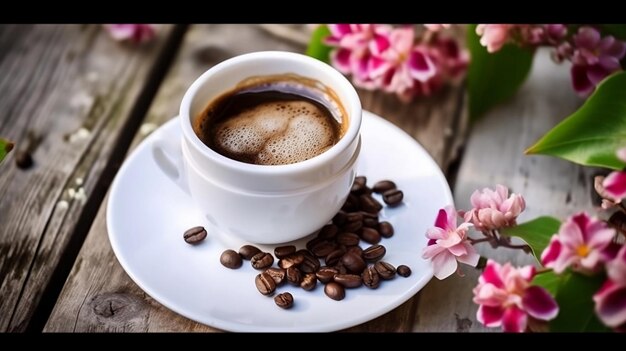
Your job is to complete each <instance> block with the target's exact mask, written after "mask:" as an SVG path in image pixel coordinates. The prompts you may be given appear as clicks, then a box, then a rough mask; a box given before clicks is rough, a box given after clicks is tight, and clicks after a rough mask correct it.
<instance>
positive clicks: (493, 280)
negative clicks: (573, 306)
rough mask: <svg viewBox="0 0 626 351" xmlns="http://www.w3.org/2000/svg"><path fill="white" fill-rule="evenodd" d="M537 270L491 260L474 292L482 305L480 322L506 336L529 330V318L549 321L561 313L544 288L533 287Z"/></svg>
mask: <svg viewBox="0 0 626 351" xmlns="http://www.w3.org/2000/svg"><path fill="white" fill-rule="evenodd" d="M534 275H535V268H534V267H533V266H525V267H522V268H514V267H513V266H511V264H510V263H508V262H507V263H505V264H504V265H500V264H498V263H497V262H495V261H492V260H488V261H487V266H486V267H485V270H484V271H483V274H482V275H481V276H480V278H478V285H476V287H475V288H474V290H473V292H474V302H475V303H477V304H478V305H480V306H479V307H478V313H477V314H476V318H477V319H478V321H479V322H481V323H482V324H484V325H485V326H487V327H499V326H502V327H503V330H504V331H505V332H517V333H520V332H523V331H525V330H526V325H527V322H528V316H531V317H533V318H535V319H539V320H544V321H549V320H551V319H553V318H554V317H556V316H557V314H558V313H559V306H558V305H557V304H556V301H554V298H552V296H551V295H550V294H549V293H548V292H547V291H546V290H545V289H544V288H542V287H539V286H532V285H530V282H531V281H532V279H533V277H534Z"/></svg>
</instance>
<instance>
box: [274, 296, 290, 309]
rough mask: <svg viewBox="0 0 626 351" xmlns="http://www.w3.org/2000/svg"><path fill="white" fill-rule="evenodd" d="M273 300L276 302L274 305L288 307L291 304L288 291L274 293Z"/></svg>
mask: <svg viewBox="0 0 626 351" xmlns="http://www.w3.org/2000/svg"><path fill="white" fill-rule="evenodd" d="M274 302H275V303H276V306H278V307H280V308H284V309H289V308H291V306H293V296H292V295H291V294H290V293H288V292H284V293H281V294H278V295H276V296H275V297H274Z"/></svg>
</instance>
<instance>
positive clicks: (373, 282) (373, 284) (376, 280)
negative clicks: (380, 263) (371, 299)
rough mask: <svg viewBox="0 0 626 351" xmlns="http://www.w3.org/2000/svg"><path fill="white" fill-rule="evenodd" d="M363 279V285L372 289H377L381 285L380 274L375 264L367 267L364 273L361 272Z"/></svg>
mask: <svg viewBox="0 0 626 351" xmlns="http://www.w3.org/2000/svg"><path fill="white" fill-rule="evenodd" d="M361 279H362V280H363V285H365V286H366V287H368V288H370V289H376V288H378V286H379V285H380V276H379V275H378V272H377V271H376V268H374V266H369V267H367V268H365V270H364V271H363V273H361Z"/></svg>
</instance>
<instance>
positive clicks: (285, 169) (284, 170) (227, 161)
mask: <svg viewBox="0 0 626 351" xmlns="http://www.w3.org/2000/svg"><path fill="white" fill-rule="evenodd" d="M268 57H272V58H278V59H282V60H292V61H300V62H305V63H306V64H308V65H311V66H314V68H315V69H317V70H320V71H323V72H325V73H326V75H330V76H335V77H336V79H335V80H336V82H337V86H335V87H333V88H334V89H335V90H337V89H341V90H342V91H343V92H344V93H345V95H347V97H348V98H347V99H346V101H341V103H342V104H343V105H344V108H345V109H346V110H347V111H348V114H349V116H350V121H349V125H348V130H346V132H345V134H344V135H343V136H342V137H341V139H340V140H339V142H337V143H336V144H335V145H333V146H332V147H330V148H329V149H328V150H326V151H324V152H322V153H321V154H319V155H317V156H314V157H312V158H310V159H308V160H304V161H300V162H296V163H291V164H286V165H258V164H252V163H246V162H241V161H237V160H234V159H231V158H228V157H226V156H224V155H222V154H220V153H218V152H216V151H214V150H212V149H211V148H209V147H208V146H206V145H205V144H204V143H203V142H202V140H200V138H199V137H198V136H197V135H196V133H195V132H194V131H193V128H192V125H191V117H193V116H190V114H191V104H192V101H193V98H194V97H195V95H196V94H197V92H198V91H199V90H200V88H201V87H202V86H203V85H204V84H205V83H206V82H207V81H208V80H209V79H210V78H211V77H212V76H213V75H214V74H215V73H216V72H219V71H220V70H221V69H223V68H224V67H227V66H230V65H237V64H241V63H243V62H249V61H254V60H256V59H259V58H268ZM285 73H288V72H285ZM225 90H226V89H225ZM179 118H180V121H181V122H180V123H181V127H182V131H183V137H184V138H185V139H186V140H187V141H188V142H190V143H191V145H193V147H194V148H195V149H196V150H197V151H198V152H200V153H201V154H202V155H203V156H204V157H206V158H208V159H211V160H212V161H215V162H217V163H218V164H219V165H221V166H223V167H226V168H230V169H237V170H238V171H240V172H241V171H243V172H248V173H257V174H290V173H297V172H302V171H306V170H309V169H314V168H317V167H319V166H322V165H324V164H327V163H328V162H330V161H331V160H332V159H333V158H334V157H336V156H337V155H338V154H340V153H341V152H342V151H343V150H345V149H346V148H348V147H349V146H350V145H351V144H352V142H353V141H354V139H355V138H356V137H357V136H358V135H359V131H360V128H361V121H362V107H361V100H360V99H359V96H358V94H357V92H356V89H355V88H354V86H353V85H352V84H351V83H350V81H348V79H347V78H346V77H345V76H344V75H343V74H341V72H339V71H337V70H336V69H335V68H333V67H332V66H330V65H328V64H327V63H324V62H322V61H320V60H318V59H315V58H313V57H310V56H307V55H303V54H299V53H293V52H287V51H257V52H252V53H247V54H242V55H238V56H235V57H232V58H229V59H226V60H224V61H222V62H220V63H218V64H216V65H214V66H213V67H211V68H209V69H208V70H207V71H206V72H204V73H203V74H202V75H201V76H200V77H198V78H197V79H196V80H195V81H194V82H193V83H192V84H191V85H190V86H189V88H188V89H187V91H186V92H185V95H184V96H183V99H182V102H181V105H180V116H179Z"/></svg>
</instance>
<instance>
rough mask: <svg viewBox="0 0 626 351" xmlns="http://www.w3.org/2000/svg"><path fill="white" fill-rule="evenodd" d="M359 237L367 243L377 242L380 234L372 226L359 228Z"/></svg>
mask: <svg viewBox="0 0 626 351" xmlns="http://www.w3.org/2000/svg"><path fill="white" fill-rule="evenodd" d="M359 236H360V237H361V239H363V241H365V242H366V243H369V244H378V243H379V242H380V238H381V236H380V234H378V231H377V230H376V229H374V228H367V227H365V228H361V232H360V235H359Z"/></svg>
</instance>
